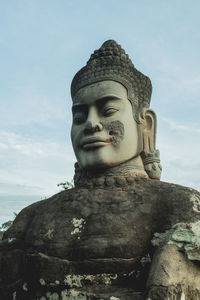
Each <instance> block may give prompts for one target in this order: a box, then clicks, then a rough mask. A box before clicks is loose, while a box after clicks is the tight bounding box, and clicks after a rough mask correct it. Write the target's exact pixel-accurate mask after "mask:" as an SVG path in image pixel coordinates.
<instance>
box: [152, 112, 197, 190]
mask: <svg viewBox="0 0 200 300" xmlns="http://www.w3.org/2000/svg"><path fill="white" fill-rule="evenodd" d="M159 125H160V126H159V130H158V142H157V145H158V146H157V147H158V148H159V149H160V153H161V164H162V165H163V175H162V180H163V181H169V182H174V183H177V184H181V185H185V186H190V187H193V188H196V189H197V190H200V173H199V169H200V156H199V153H200V130H199V128H200V124H198V123H192V122H189V123H185V124H183V123H179V122H177V121H175V120H173V119H167V118H164V117H161V118H160V123H159Z"/></svg>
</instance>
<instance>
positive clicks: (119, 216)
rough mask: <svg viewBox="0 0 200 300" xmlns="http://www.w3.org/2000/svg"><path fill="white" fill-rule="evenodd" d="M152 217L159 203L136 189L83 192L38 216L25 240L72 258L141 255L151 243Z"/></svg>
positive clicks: (53, 254) (39, 213)
mask: <svg viewBox="0 0 200 300" xmlns="http://www.w3.org/2000/svg"><path fill="white" fill-rule="evenodd" d="M154 214H155V205H154V204H152V203H149V202H148V201H145V199H144V198H141V197H140V195H139V194H137V193H135V192H134V191H129V192H124V191H122V190H117V189H116V190H114V191H112V190H103V189H102V190H101V189H95V190H93V191H88V190H84V189H82V190H78V191H77V193H73V194H72V195H71V197H68V198H62V199H57V200H54V201H53V202H50V203H49V206H48V210H45V209H43V210H42V211H41V212H38V214H37V215H36V216H35V218H34V220H33V222H32V225H31V227H30V229H29V231H28V234H27V239H26V241H27V242H28V243H30V244H31V246H33V247H34V248H36V249H37V250H39V251H41V252H45V253H46V254H48V255H52V256H59V257H62V258H66V259H70V260H74V259H76V260H77V259H86V258H105V257H116V258H119V257H122V258H131V257H137V256H140V255H142V254H143V253H144V252H145V251H146V249H147V248H148V247H149V245H150V241H151V238H152V233H153V232H154V228H153V223H154V222H153V218H154ZM154 227H155V225H154Z"/></svg>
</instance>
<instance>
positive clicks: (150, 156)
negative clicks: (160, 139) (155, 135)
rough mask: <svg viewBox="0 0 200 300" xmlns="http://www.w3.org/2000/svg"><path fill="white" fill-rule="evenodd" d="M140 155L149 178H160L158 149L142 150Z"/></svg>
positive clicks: (160, 169)
mask: <svg viewBox="0 0 200 300" xmlns="http://www.w3.org/2000/svg"><path fill="white" fill-rule="evenodd" d="M141 157H142V160H143V164H144V169H145V171H146V172H147V174H148V176H149V177H150V178H151V179H160V177H161V172H162V166H161V164H160V151H159V150H158V149H154V150H151V151H150V152H148V153H147V152H145V151H143V152H142V153H141Z"/></svg>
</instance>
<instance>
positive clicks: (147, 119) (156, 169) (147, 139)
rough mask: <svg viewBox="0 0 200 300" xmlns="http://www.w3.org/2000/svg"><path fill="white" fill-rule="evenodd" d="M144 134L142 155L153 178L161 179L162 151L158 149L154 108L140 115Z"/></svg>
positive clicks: (145, 166) (146, 169)
mask: <svg viewBox="0 0 200 300" xmlns="http://www.w3.org/2000/svg"><path fill="white" fill-rule="evenodd" d="M140 122H141V129H142V135H143V152H142V153H141V157H142V160H143V163H144V168H145V171H146V172H147V174H148V175H149V177H150V178H152V179H160V176H161V170H162V167H161V165H160V153H159V150H156V128H157V119H156V114H155V112H154V111H153V110H151V109H147V110H144V111H143V112H142V114H141V116H140Z"/></svg>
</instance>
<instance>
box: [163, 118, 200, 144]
mask: <svg viewBox="0 0 200 300" xmlns="http://www.w3.org/2000/svg"><path fill="white" fill-rule="evenodd" d="M160 119H161V120H162V121H164V122H166V123H167V125H169V128H170V130H177V131H184V132H188V133H196V134H200V123H192V124H189V125H185V124H180V123H178V122H177V121H174V120H172V119H168V118H165V117H161V118H160ZM199 143H200V141H199Z"/></svg>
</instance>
